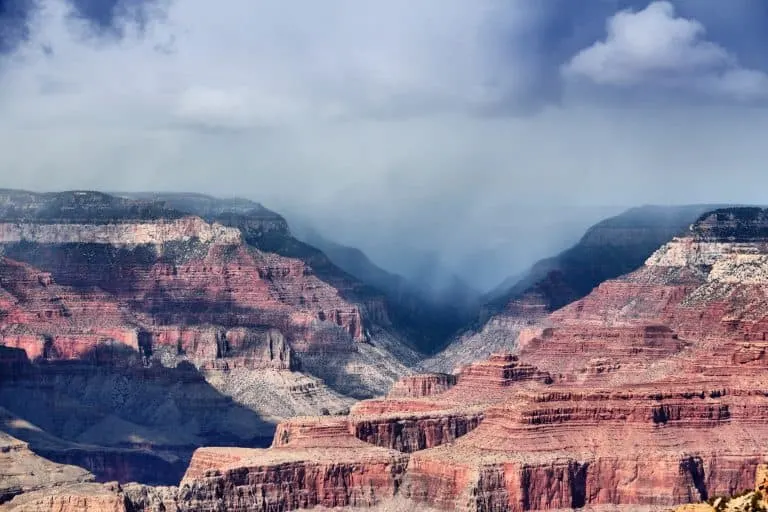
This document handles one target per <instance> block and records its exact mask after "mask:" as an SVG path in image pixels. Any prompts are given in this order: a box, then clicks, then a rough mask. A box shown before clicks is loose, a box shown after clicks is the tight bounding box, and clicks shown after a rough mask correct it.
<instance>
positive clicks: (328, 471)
mask: <svg viewBox="0 0 768 512" xmlns="http://www.w3.org/2000/svg"><path fill="white" fill-rule="evenodd" d="M332 448H333V450H329V449H327V448H326V447H323V446H315V447H307V448H302V449H301V450H296V449H284V448H275V449H271V450H231V449H229V450H226V449H215V448H201V449H200V450H198V451H197V452H196V453H195V455H194V456H193V458H192V463H191V464H190V468H189V470H188V471H187V474H186V475H185V477H184V479H183V480H182V482H181V487H180V489H179V501H180V502H181V504H182V505H181V508H182V509H183V510H205V509H208V508H210V506H211V504H212V503H217V504H219V505H220V506H221V507H223V509H225V510H233V511H257V510H295V509H299V508H311V507H314V506H318V505H319V506H324V507H346V506H352V507H361V506H363V507H370V506H374V505H377V504H379V503H381V502H382V501H384V500H387V499H390V498H392V497H393V496H394V495H395V493H396V492H397V491H398V489H399V487H400V484H401V480H402V477H403V474H404V472H405V469H406V466H407V456H405V455H402V454H400V453H399V452H395V451H392V450H386V449H383V448H377V447H372V446H370V445H366V444H365V443H362V442H361V441H357V440H355V439H352V438H350V439H348V440H347V442H346V443H344V445H343V446H341V445H340V444H339V443H334V445H333V446H332Z"/></svg>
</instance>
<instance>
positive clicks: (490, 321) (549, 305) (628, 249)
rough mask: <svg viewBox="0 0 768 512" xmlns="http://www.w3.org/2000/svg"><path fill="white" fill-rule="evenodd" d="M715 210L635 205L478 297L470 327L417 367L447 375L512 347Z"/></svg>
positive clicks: (630, 269) (702, 206) (705, 206)
mask: <svg viewBox="0 0 768 512" xmlns="http://www.w3.org/2000/svg"><path fill="white" fill-rule="evenodd" d="M717 207H718V206H717V205H687V206H641V207H637V208H632V209H630V210H627V211H626V212H624V213H622V214H620V215H617V216H615V217H611V218H609V219H606V220H604V221H602V222H599V223H597V224H596V225H594V226H593V227H591V228H590V229H588V230H587V232H586V233H585V234H584V236H583V237H582V238H581V240H580V241H579V242H578V243H577V244H576V245H574V246H573V247H571V248H570V249H567V250H566V251H563V252H562V253H560V254H558V255H557V256H554V257H552V258H547V259H544V260H541V261H539V262H538V263H536V264H534V265H533V267H531V269H530V270H529V271H528V272H527V273H526V274H524V275H523V276H522V277H521V278H517V277H516V278H514V279H512V278H510V279H507V280H505V281H504V282H503V283H502V284H501V285H499V286H498V287H497V288H496V289H494V290H493V291H492V292H490V293H489V294H487V295H486V296H485V298H484V304H483V306H482V311H481V313H480V315H479V317H478V318H477V320H476V322H475V324H474V325H473V326H472V327H471V328H469V329H468V330H467V331H466V332H464V333H463V334H462V335H461V336H459V337H458V338H457V339H456V340H454V341H453V342H452V343H451V344H450V345H449V346H448V347H446V349H445V350H444V351H442V352H441V353H439V354H437V355H436V356H434V357H433V358H430V359H428V360H426V361H424V362H422V366H423V367H424V368H425V369H429V370H439V371H451V370H453V369H454V368H455V367H456V365H459V364H465V363H468V362H471V361H475V360H479V359H483V358H484V357H487V356H488V355H489V354H491V353H492V352H495V351H498V350H510V349H513V348H514V347H515V342H516V339H517V335H518V333H519V331H520V329H521V328H524V327H526V326H530V325H532V324H535V323H536V322H537V321H538V320H539V319H540V318H542V317H544V316H545V315H546V314H548V313H550V312H552V311H555V310H557V309H559V308H561V307H563V306H565V305H567V304H569V303H571V302H573V301H575V300H577V299H580V298H582V297H584V296H586V295H587V294H588V293H590V292H591V291H592V290H593V289H594V288H595V287H596V286H597V285H599V284H600V283H602V282H604V281H606V280H608V279H613V278H615V277H618V276H620V275H623V274H627V273H629V272H632V271H633V270H635V269H636V268H638V267H640V266H641V265H642V264H643V263H644V262H645V260H646V259H647V258H648V257H649V256H650V255H651V254H652V253H653V251H655V250H656V249H657V248H658V247H659V246H661V245H663V244H664V243H666V242H668V241H669V240H670V239H672V237H674V236H675V235H677V234H679V233H681V232H682V231H684V230H685V229H687V228H688V226H689V225H691V224H693V223H694V222H695V221H696V220H697V219H698V217H699V216H701V215H702V214H703V213H705V212H707V211H710V210H713V209H715V208H717Z"/></svg>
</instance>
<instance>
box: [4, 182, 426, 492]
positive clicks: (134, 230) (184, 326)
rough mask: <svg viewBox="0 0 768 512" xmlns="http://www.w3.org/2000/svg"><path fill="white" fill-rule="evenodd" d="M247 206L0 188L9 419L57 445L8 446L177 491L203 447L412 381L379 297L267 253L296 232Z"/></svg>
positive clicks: (29, 438)
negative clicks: (405, 378)
mask: <svg viewBox="0 0 768 512" xmlns="http://www.w3.org/2000/svg"><path fill="white" fill-rule="evenodd" d="M196 200H199V201H202V202H203V203H205V204H208V203H206V202H205V201H203V200H202V199H201V198H199V197H198V198H197V199H196ZM185 201H186V199H185ZM185 204H186V203H185ZM252 206H253V205H251V204H242V205H239V206H238V208H239V207H243V208H242V209H241V210H237V211H235V210H233V208H234V207H233V206H232V205H231V204H226V205H222V204H219V203H216V202H214V203H212V204H208V206H207V210H206V212H207V213H206V215H207V216H209V218H205V219H204V218H202V217H199V216H193V215H189V214H188V213H187V212H181V211H178V210H177V209H174V208H172V205H169V204H167V203H158V202H156V201H136V200H131V199H122V198H116V197H114V196H110V195H105V194H98V193H91V192H74V193H63V194H31V193H19V192H13V191H3V192H0V251H2V256H0V366H2V369H3V372H2V373H0V406H3V407H5V408H6V409H8V410H9V411H10V412H11V413H12V414H13V415H15V416H16V417H18V418H22V419H23V420H25V421H28V422H30V423H32V424H35V425H37V427H38V430H39V431H41V432H45V433H46V434H48V435H50V436H52V438H55V441H51V439H50V438H46V437H44V436H42V437H41V436H40V435H38V434H37V433H36V432H38V430H28V429H27V430H25V429H17V430H13V432H12V433H13V435H18V436H20V437H21V439H22V440H23V441H26V442H28V443H30V446H33V447H34V449H35V450H36V451H37V452H38V453H41V454H42V455H44V456H45V457H48V458H50V459H51V460H54V461H56V462H61V463H67V464H77V465H80V466H83V467H85V468H87V469H88V470H89V471H91V472H93V473H94V474H95V475H96V478H97V479H98V480H101V481H105V480H119V481H121V482H125V481H130V480H139V481H142V482H147V483H160V484H166V483H178V480H179V478H180V477H181V474H182V473H183V471H184V469H185V468H186V465H187V461H188V460H189V458H190V457H191V454H192V452H193V451H194V449H195V448H196V447H198V446H201V445H209V444H212V445H217V446H228V445H239V446H251V447H253V446H266V445H267V444H269V441H270V440H271V439H272V436H273V433H274V430H275V425H276V424H277V423H278V422H279V421H281V420H283V419H286V418H287V417H291V416H294V415H302V414H304V415H306V414H320V413H327V414H337V413H340V412H343V411H346V410H348V408H349V407H350V405H351V404H352V403H353V402H354V400H353V399H351V398H350V397H348V396H344V395H342V394H340V393H339V392H337V391H334V390H332V389H330V388H329V384H330V385H331V386H335V387H336V388H337V389H341V390H343V391H348V390H350V388H351V389H352V390H353V391H354V392H355V393H356V396H361V397H366V396H372V395H373V394H376V393H384V392H386V390H387V389H388V388H389V387H390V386H391V384H392V382H394V381H395V380H397V378H398V377H400V376H402V375H404V374H407V373H409V369H408V368H407V367H406V366H405V365H404V364H401V363H400V361H399V359H402V360H405V361H414V360H415V359H416V358H418V354H416V353H415V352H414V351H413V350H411V349H410V348H409V347H408V346H407V345H405V344H404V343H403V342H402V340H401V338H400V337H399V335H398V333H397V332H396V331H395V330H393V328H392V326H391V325H390V323H389V320H388V317H387V313H386V309H385V308H384V306H383V301H382V300H380V298H378V297H377V296H376V295H374V294H371V293H368V292H366V293H362V292H364V291H366V289H365V287H364V286H363V285H361V284H360V283H359V282H356V281H354V280H353V279H351V278H349V276H346V275H345V274H343V273H341V272H339V273H337V274H334V278H333V281H332V282H333V284H332V283H331V282H330V281H331V279H330V278H322V277H321V276H319V275H318V274H317V273H316V270H315V268H313V267H312V266H311V265H309V264H308V263H307V262H306V261H304V260H302V259H300V258H290V257H286V256H282V255H280V254H277V253H274V252H268V251H267V250H266V249H265V246H264V245H263V244H262V242H261V241H263V240H264V239H265V238H268V237H270V236H277V235H279V236H281V237H284V238H285V239H287V238H286V237H288V238H289V234H288V232H287V227H286V226H285V223H284V221H282V220H281V219H280V218H279V216H276V215H275V214H273V213H272V212H269V211H268V210H265V209H263V208H255V207H252ZM197 207H200V206H199V205H198V206H197ZM246 207H247V208H246ZM214 217H217V218H218V217H220V221H217V220H215V219H214ZM257 242H258V243H259V244H261V245H256V243H257ZM317 258H319V256H317ZM326 270H327V269H326ZM14 349H16V350H14ZM393 354H397V355H396V356H395V355H393ZM326 360H331V361H333V362H334V364H335V366H334V365H333V364H323V362H324V361H326ZM9 428H10V427H8V426H7V425H5V426H4V425H2V424H0V430H5V431H8V432H11V430H9Z"/></svg>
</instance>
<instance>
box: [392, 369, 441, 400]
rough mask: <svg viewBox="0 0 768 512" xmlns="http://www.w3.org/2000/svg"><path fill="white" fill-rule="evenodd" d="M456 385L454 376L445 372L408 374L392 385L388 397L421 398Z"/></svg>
mask: <svg viewBox="0 0 768 512" xmlns="http://www.w3.org/2000/svg"><path fill="white" fill-rule="evenodd" d="M455 385H456V376H455V375H450V374H445V373H430V374H419V375H409V376H406V377H403V378H402V379H400V380H399V381H397V382H396V383H395V385H394V386H392V389H391V390H390V392H389V395H387V396H388V398H423V397H426V396H433V395H437V394H439V393H442V392H444V391H447V390H448V389H450V388H451V387H453V386H455Z"/></svg>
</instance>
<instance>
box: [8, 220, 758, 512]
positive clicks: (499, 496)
mask: <svg viewBox="0 0 768 512" xmlns="http://www.w3.org/2000/svg"><path fill="white" fill-rule="evenodd" d="M766 229H768V211H763V210H759V209H724V210H718V211H715V212H713V213H709V214H706V215H704V216H702V218H701V219H700V220H699V221H697V222H696V223H695V224H694V225H693V226H692V227H691V228H690V230H689V232H688V233H687V234H685V235H684V236H681V237H678V238H675V239H673V240H672V241H670V242H669V243H667V244H665V245H664V246H663V247H661V248H660V249H658V250H657V251H656V252H655V253H654V254H652V255H651V256H650V257H649V258H648V259H647V261H646V263H645V265H643V266H642V267H641V268H640V269H638V270H636V271H634V272H632V273H630V274H627V275H625V276H622V277H619V278H616V279H611V280H608V281H606V282H604V283H603V284H601V285H600V286H598V287H597V288H596V289H595V290H594V291H593V292H592V293H590V294H589V295H587V296H586V297H584V298H582V299H580V300H577V301H575V302H573V303H572V304H570V305H568V306H566V307H564V308H561V309H559V310H557V311H555V312H554V313H552V314H550V315H548V316H547V317H546V320H545V321H544V322H542V324H541V325H537V326H534V327H532V328H529V329H527V330H524V331H523V332H522V334H521V336H520V340H519V343H518V344H517V347H516V353H514V354H512V353H499V354H495V355H493V356H491V357H490V358H489V359H486V360H484V361H478V362H475V363H471V364H468V365H465V366H463V367H462V368H461V369H460V371H459V372H457V374H456V375H453V376H451V375H445V374H428V375H423V376H408V377H407V378H405V379H404V380H403V381H402V382H401V383H399V384H398V385H396V386H394V387H393V389H392V391H391V393H390V395H389V396H387V397H382V398H375V399H368V400H363V401H361V402H359V403H357V404H355V405H354V406H353V407H351V409H350V411H349V414H347V415H343V416H336V417H328V416H326V417H309V418H305V417H300V418H293V419H290V420H286V421H284V422H283V423H281V425H280V426H279V427H278V429H277V431H276V433H275V437H274V439H273V442H272V445H271V447H269V448H258V449H247V448H226V447H219V448H199V449H197V450H196V451H195V453H194V455H193V456H192V460H191V463H190V465H189V468H188V469H187V471H186V473H185V475H184V477H183V478H182V480H181V482H180V485H179V486H178V487H176V488H163V489H162V490H156V491H153V490H151V488H148V489H147V490H145V491H143V494H142V495H145V496H152V495H153V494H152V493H153V492H154V493H156V496H155V497H154V498H152V499H155V500H156V501H157V500H161V497H162V496H164V498H162V499H165V500H166V501H167V500H170V502H172V503H173V506H174V507H176V509H177V510H219V509H223V510H243V511H245V510H249V511H250V510H293V509H299V508H311V507H315V506H323V507H338V508H344V507H361V506H363V507H372V508H373V509H379V510H387V509H391V510H396V509H398V507H401V508H400V509H402V510H408V508H402V507H404V506H405V507H410V510H417V509H418V510H484V511H487V510H492V511H501V510H505V511H506V510H510V511H514V510H554V509H571V508H582V507H599V506H617V507H619V508H622V509H624V510H665V509H669V508H671V507H673V506H675V505H680V504H685V503H694V502H698V501H704V500H707V499H710V498H712V497H716V496H724V495H735V494H738V493H740V492H742V491H746V490H749V489H752V488H754V485H755V480H756V478H757V477H758V475H759V474H760V473H761V472H764V469H763V468H764V464H765V463H766V460H765V445H764V442H763V441H762V440H763V439H765V437H766V434H768V432H767V431H766V427H765V425H766V424H767V423H766V421H765V420H766V411H768V391H767V390H766V389H765V386H764V382H763V381H764V379H763V375H764V372H765V369H766V348H768V346H766V332H768V331H767V329H768V323H766V321H765V319H766V317H767V313H768V310H767V309H766V307H767V306H768V299H767V298H766V295H765V291H764V288H765V284H766V279H768V277H766V276H768V270H766V267H765V265H766V262H768V240H766V238H765V231H766ZM121 492H122V494H121V496H124V497H125V499H126V500H127V501H130V500H131V498H130V496H129V493H127V492H126V491H121ZM150 501H151V500H150ZM10 503H11V504H13V501H11V502H10ZM145 509H146V510H148V509H147V508H145Z"/></svg>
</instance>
